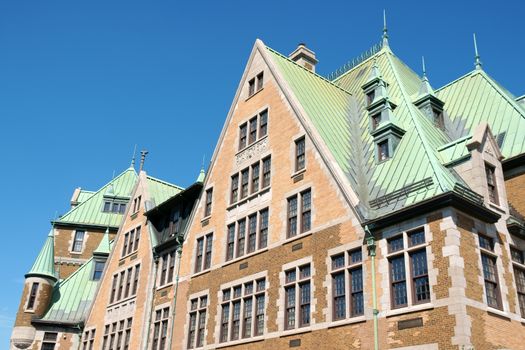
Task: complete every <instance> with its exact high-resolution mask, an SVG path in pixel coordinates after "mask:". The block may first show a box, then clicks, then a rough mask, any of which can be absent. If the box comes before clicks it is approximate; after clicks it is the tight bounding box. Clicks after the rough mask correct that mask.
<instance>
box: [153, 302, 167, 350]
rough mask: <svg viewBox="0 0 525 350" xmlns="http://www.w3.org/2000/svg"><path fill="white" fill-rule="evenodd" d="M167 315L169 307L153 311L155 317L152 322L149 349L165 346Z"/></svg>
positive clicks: (162, 348)
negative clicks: (151, 338)
mask: <svg viewBox="0 0 525 350" xmlns="http://www.w3.org/2000/svg"><path fill="white" fill-rule="evenodd" d="M169 316H170V308H169V307H165V308H163V309H159V310H156V311H155V319H154V322H153V342H152V346H151V350H164V349H165V348H166V339H167V337H168V319H169Z"/></svg>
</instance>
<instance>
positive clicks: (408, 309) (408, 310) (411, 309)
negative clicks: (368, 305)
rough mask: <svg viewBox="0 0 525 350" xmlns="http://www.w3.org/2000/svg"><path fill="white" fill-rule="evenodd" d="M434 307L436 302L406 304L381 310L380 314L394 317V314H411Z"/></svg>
mask: <svg viewBox="0 0 525 350" xmlns="http://www.w3.org/2000/svg"><path fill="white" fill-rule="evenodd" d="M433 308H434V304H432V303H425V304H416V305H412V306H405V307H402V308H399V309H394V310H388V311H385V312H384V313H381V312H380V316H381V314H382V316H385V317H393V316H399V315H404V314H410V313H412V312H419V311H426V310H432V309H433Z"/></svg>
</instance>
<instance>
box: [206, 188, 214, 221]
mask: <svg viewBox="0 0 525 350" xmlns="http://www.w3.org/2000/svg"><path fill="white" fill-rule="evenodd" d="M212 200H213V188H208V189H207V190H206V205H205V207H204V216H210V215H211V203H212Z"/></svg>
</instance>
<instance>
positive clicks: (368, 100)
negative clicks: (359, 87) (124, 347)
mask: <svg viewBox="0 0 525 350" xmlns="http://www.w3.org/2000/svg"><path fill="white" fill-rule="evenodd" d="M375 97H376V91H375V90H372V91H370V92H369V93H367V94H366V104H367V106H370V105H371V104H372V102H374V98H375Z"/></svg>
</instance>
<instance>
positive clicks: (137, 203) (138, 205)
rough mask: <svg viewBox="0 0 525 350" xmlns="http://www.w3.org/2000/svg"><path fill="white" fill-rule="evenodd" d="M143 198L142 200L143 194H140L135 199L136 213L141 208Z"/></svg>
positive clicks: (134, 210)
mask: <svg viewBox="0 0 525 350" xmlns="http://www.w3.org/2000/svg"><path fill="white" fill-rule="evenodd" d="M141 200H142V196H138V197H137V198H135V199H133V213H136V212H138V211H139V210H140V202H141Z"/></svg>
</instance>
